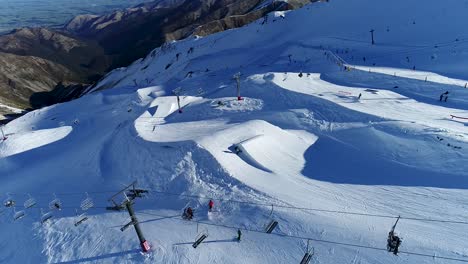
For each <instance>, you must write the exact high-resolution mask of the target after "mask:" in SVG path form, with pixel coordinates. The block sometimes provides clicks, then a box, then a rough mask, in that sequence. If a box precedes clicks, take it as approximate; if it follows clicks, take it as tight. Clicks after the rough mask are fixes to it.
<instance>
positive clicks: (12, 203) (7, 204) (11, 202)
mask: <svg viewBox="0 0 468 264" xmlns="http://www.w3.org/2000/svg"><path fill="white" fill-rule="evenodd" d="M15 204H16V202H15V201H14V200H12V199H10V198H9V199H6V200H5V201H4V202H3V205H4V206H5V207H13V206H15Z"/></svg>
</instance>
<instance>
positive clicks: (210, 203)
mask: <svg viewBox="0 0 468 264" xmlns="http://www.w3.org/2000/svg"><path fill="white" fill-rule="evenodd" d="M213 206H214V202H213V200H210V201H209V202H208V212H211V211H212V210H213Z"/></svg>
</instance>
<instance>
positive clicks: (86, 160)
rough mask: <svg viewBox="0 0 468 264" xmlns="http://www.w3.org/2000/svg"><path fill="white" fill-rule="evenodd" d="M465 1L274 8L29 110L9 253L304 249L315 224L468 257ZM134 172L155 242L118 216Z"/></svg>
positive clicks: (236, 257) (417, 256)
mask: <svg viewBox="0 0 468 264" xmlns="http://www.w3.org/2000/svg"><path fill="white" fill-rule="evenodd" d="M467 9H468V5H467V4H466V3H465V2H463V1H452V0H448V1H444V2H441V1H433V0H430V1H424V5H422V4H421V1H407V0H406V1H403V0H396V1H391V2H388V1H387V2H383V1H374V0H355V1H347V0H334V1H330V2H320V3H313V4H311V5H308V6H306V7H304V8H302V9H300V10H296V11H292V12H276V13H272V14H270V15H269V16H268V18H265V19H261V20H259V21H256V22H254V23H253V24H250V25H248V26H245V27H243V28H239V29H236V30H230V31H226V32H222V33H219V34H214V35H211V36H208V37H205V38H199V37H192V38H189V39H186V40H183V41H179V42H173V43H168V44H165V45H164V46H163V47H161V48H158V49H156V50H154V51H153V52H151V53H150V54H148V56H147V57H146V58H142V59H140V60H138V61H135V62H134V63H133V64H132V65H130V66H129V67H127V68H120V69H117V70H114V71H112V72H111V73H109V74H108V75H107V76H106V77H105V78H104V79H102V80H101V81H100V82H99V83H98V84H97V85H96V86H94V87H92V89H90V91H92V92H90V93H89V94H87V95H85V96H83V97H81V98H80V99H77V100H74V101H72V102H68V103H63V104H58V105H54V106H50V107H47V108H43V109H40V110H36V111H32V112H30V113H27V114H26V115H24V116H22V117H20V118H18V119H15V120H13V121H12V122H10V123H8V124H7V125H6V126H5V127H4V132H5V134H6V136H7V137H8V138H7V139H6V140H4V141H2V142H0V175H1V180H2V184H1V185H0V193H1V194H2V195H3V197H4V198H3V200H14V201H15V202H16V206H15V207H14V208H12V207H9V208H7V207H2V208H1V209H0V222H1V225H0V233H1V234H2V238H4V239H2V240H0V245H1V247H0V262H1V263H88V262H89V263H263V262H268V263H300V261H301V259H302V257H303V256H304V254H305V252H306V250H307V243H308V240H309V246H310V247H313V248H314V252H315V254H314V256H313V258H312V261H311V263H354V264H357V263H361V264H364V263H369V264H371V263H372V264H375V263H382V264H386V263H418V264H419V263H462V262H468V248H467V247H466V245H467V243H468V240H467V238H466V235H465V233H466V230H468V223H467V222H466V219H468V210H467V209H468V208H467V205H468V163H467V162H466V160H468V151H467V149H468V121H467V120H468V119H465V118H468V89H466V88H464V83H466V82H468V81H466V80H467V79H468V76H466V75H465V74H466V73H464V72H463V70H462V69H463V68H462V66H463V67H465V66H466V65H467V63H466V54H465V51H464V50H465V49H464V45H466V44H465V42H464V41H465V40H464V38H463V36H467V35H468V32H466V31H468V30H467V29H466V27H465V23H464V22H463V20H462V18H463V15H464V14H466V10H467ZM371 11H372V12H371ZM447 14H450V15H447ZM442 22H443V23H442ZM443 25H450V26H443ZM372 28H373V29H375V38H376V44H375V45H371V44H370V39H369V38H370V33H369V30H370V29H372ZM387 29H389V30H387ZM429 33H430V34H429ZM457 38H458V40H457V41H455V39H457ZM440 43H445V44H440ZM434 45H437V47H434ZM177 54H178V55H177ZM434 54H436V56H434ZM363 57H366V60H365V61H364V60H363ZM407 57H409V59H407ZM408 60H409V62H408ZM374 63H375V65H374ZM345 65H346V67H347V68H348V66H349V67H350V68H352V69H351V70H347V69H345V68H344V66H345ZM414 66H416V67H415V69H414V70H413V67H414ZM465 68H466V67H465ZM237 73H240V77H239V85H240V93H241V96H242V100H238V99H237V90H236V89H237V85H238V84H237V82H236V79H235V78H233V76H234V75H235V74H237ZM426 77H427V80H426ZM445 91H448V92H449V94H448V99H447V102H444V101H439V96H440V95H441V94H442V93H444V92H445ZM177 95H178V97H179V98H177ZM179 105H180V109H179ZM179 110H180V111H179ZM135 180H136V181H137V186H138V187H139V188H144V189H147V190H149V192H148V194H147V195H145V197H144V198H137V199H136V200H135V204H134V207H135V212H136V215H137V217H138V220H139V222H140V227H141V229H142V231H143V234H144V236H145V238H146V240H147V241H148V242H149V244H150V245H151V248H152V249H151V251H150V252H148V253H145V254H142V253H141V252H140V251H141V250H140V246H139V241H138V238H137V236H136V234H135V232H134V230H132V229H133V228H132V227H130V228H128V229H127V230H125V231H121V230H120V229H121V228H122V227H123V226H124V225H125V224H127V223H128V222H129V221H130V217H129V215H128V213H127V212H126V211H120V212H116V211H109V210H106V207H107V206H111V205H112V204H111V203H110V202H109V198H110V197H111V196H112V195H113V194H114V193H116V192H118V191H119V190H121V189H122V188H124V186H126V185H128V184H130V183H131V182H133V181H135ZM31 198H33V199H35V200H36V205H35V206H33V207H31V208H25V207H27V206H25V205H24V203H25V201H27V200H28V199H31ZM86 198H91V199H92V200H93V201H94V207H92V208H91V209H89V210H88V211H87V216H88V220H87V221H85V222H83V223H82V224H80V225H78V226H75V223H76V221H78V220H80V219H81V218H80V217H77V216H76V215H77V214H81V213H82V212H83V210H82V209H80V203H81V202H82V201H83V200H84V199H86ZM120 198H121V199H124V197H123V196H121V197H120ZM56 199H59V200H60V202H61V204H62V207H61V210H57V209H51V208H54V207H53V203H52V206H50V203H51V201H53V200H54V201H56ZM210 199H212V200H213V201H214V203H215V206H214V210H213V211H212V212H208V201H209V200H210ZM188 206H190V207H192V208H193V209H194V212H195V215H194V219H193V220H192V221H188V220H183V219H182V218H181V214H182V211H183V209H184V208H186V207H188ZM21 211H24V213H25V216H24V217H23V218H21V219H18V220H16V221H15V220H14V216H15V215H16V216H17V215H19V213H20V212H21ZM47 212H51V213H52V214H53V217H52V218H51V219H50V220H49V221H47V222H46V223H44V224H41V216H42V215H44V214H45V213H47ZM398 216H401V219H400V220H399V222H398V225H397V227H396V229H395V231H396V233H397V234H398V235H399V236H400V237H401V238H402V239H403V243H402V245H401V247H400V251H401V252H400V254H399V255H398V256H395V255H393V254H392V253H389V252H387V250H386V242H387V236H388V232H389V231H390V229H391V227H392V226H393V224H394V223H395V221H396V219H397V217H398ZM272 221H277V222H278V226H277V227H276V229H274V230H273V231H272V233H271V234H267V233H266V232H265V227H266V226H267V225H268V224H269V223H271V222H272ZM238 229H240V230H242V239H241V241H240V242H238V241H237V239H236V236H237V230H238ZM200 234H205V235H208V237H207V238H206V239H205V240H204V242H203V243H202V244H200V245H199V246H198V247H197V248H196V249H195V248H193V247H192V243H193V242H194V241H195V239H196V238H197V237H198V236H199V235H200ZM309 249H310V248H309ZM25 250H27V252H25Z"/></svg>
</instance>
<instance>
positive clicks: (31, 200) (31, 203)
mask: <svg viewBox="0 0 468 264" xmlns="http://www.w3.org/2000/svg"><path fill="white" fill-rule="evenodd" d="M34 205H36V200H35V199H34V198H32V197H31V195H29V199H27V200H26V201H24V208H25V209H29V208H31V207H33V206H34Z"/></svg>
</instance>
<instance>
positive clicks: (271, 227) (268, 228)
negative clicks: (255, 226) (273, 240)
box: [265, 205, 278, 234]
mask: <svg viewBox="0 0 468 264" xmlns="http://www.w3.org/2000/svg"><path fill="white" fill-rule="evenodd" d="M273 210H274V206H273V205H271V211H270V215H269V217H270V219H271V220H270V221H269V222H268V224H267V225H266V226H265V232H266V233H267V234H271V232H273V230H275V228H276V227H277V226H278V221H276V220H275V219H274V218H273V217H272V215H273Z"/></svg>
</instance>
